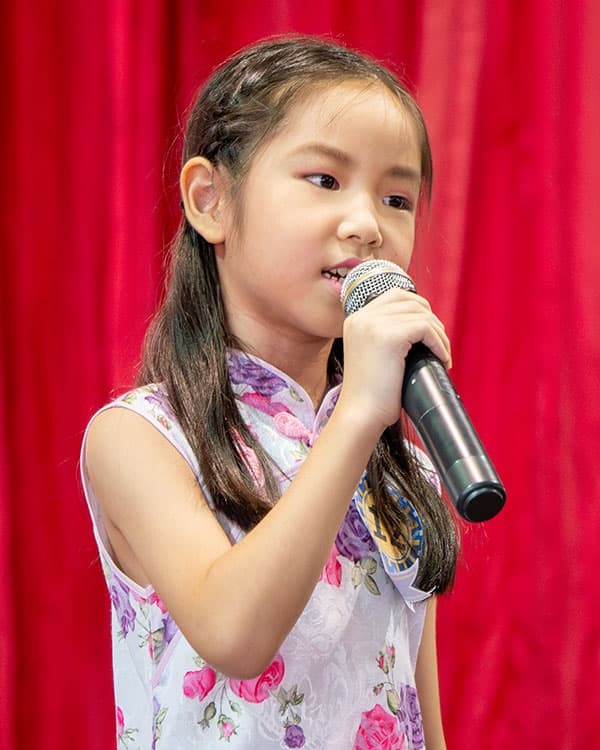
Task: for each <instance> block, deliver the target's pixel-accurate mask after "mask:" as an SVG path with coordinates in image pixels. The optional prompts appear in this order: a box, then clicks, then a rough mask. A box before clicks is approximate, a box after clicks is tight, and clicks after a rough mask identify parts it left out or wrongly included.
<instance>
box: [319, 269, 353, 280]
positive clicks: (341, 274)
mask: <svg viewBox="0 0 600 750" xmlns="http://www.w3.org/2000/svg"><path fill="white" fill-rule="evenodd" d="M348 270H349V269H348V268H327V269H326V270H325V271H321V275H322V276H324V277H325V278H326V279H332V280H333V281H340V282H342V281H344V279H345V278H346V276H347V275H348Z"/></svg>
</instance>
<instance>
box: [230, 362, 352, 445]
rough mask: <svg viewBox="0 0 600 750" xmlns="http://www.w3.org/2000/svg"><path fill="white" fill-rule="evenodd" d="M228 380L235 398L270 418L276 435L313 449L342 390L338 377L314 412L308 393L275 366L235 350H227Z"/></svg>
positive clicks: (339, 377)
mask: <svg viewBox="0 0 600 750" xmlns="http://www.w3.org/2000/svg"><path fill="white" fill-rule="evenodd" d="M227 363H228V367H229V378H230V381H231V385H232V388H233V391H234V393H235V395H236V397H237V398H238V399H239V400H240V401H241V402H242V403H243V404H245V405H246V407H250V408H251V409H256V410H257V411H259V412H262V413H263V414H266V415H268V416H270V417H272V418H273V422H274V425H275V427H276V429H277V430H278V432H281V434H283V435H285V436H286V437H289V438H294V439H298V440H303V441H304V442H306V443H307V444H308V445H312V443H313V442H314V440H315V439H316V437H317V436H318V435H319V433H320V431H321V430H322V429H323V427H324V425H325V424H326V422H327V421H328V420H329V417H330V416H331V414H332V412H333V409H334V407H335V404H336V403H337V399H338V396H339V393H340V390H341V387H342V386H341V376H340V375H338V376H337V377H336V380H337V381H338V382H337V383H336V384H335V385H333V386H332V387H331V388H330V389H329V390H328V391H327V393H326V394H325V396H324V397H323V400H322V402H321V404H320V406H319V408H318V409H317V410H316V411H315V408H314V406H313V403H312V400H311V398H310V396H309V395H308V393H307V392H306V391H305V390H304V388H302V386H301V385H299V383H297V382H296V381H295V380H293V378H291V377H290V376H289V375H287V374H286V373H285V372H282V371H281V370H279V369H278V368H277V367H275V366H274V365H272V364H270V363H268V362H265V361H264V360H262V359H260V358H259V357H255V356H254V355H252V354H247V353H246V352H241V351H239V350H237V349H228V350H227Z"/></svg>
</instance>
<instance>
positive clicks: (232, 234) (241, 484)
mask: <svg viewBox="0 0 600 750" xmlns="http://www.w3.org/2000/svg"><path fill="white" fill-rule="evenodd" d="M431 170H432V167H431V156H430V150H429V144H428V139H427V133H426V130H425V126H424V123H423V120H422V117H421V114H420V112H419V110H418V108H417V106H416V104H415V103H414V101H413V100H412V98H411V97H410V96H409V94H408V93H407V92H406V91H405V90H404V88H402V86H401V85H400V83H399V82H398V80H397V79H396V77H394V75H393V74H392V73H390V72H389V71H388V70H386V69H385V68H383V67H381V66H380V65H378V64H377V63H375V62H374V61H372V60H371V59H369V58H367V57H365V56H363V55H361V54H358V53H356V52H354V51H350V50H348V49H345V48H342V47H340V46H337V45H334V44H331V43H328V42H325V41H323V40H320V39H316V38H310V37H309V38H307V37H294V38H291V39H289V38H288V39H276V40H271V41H267V42H264V43H261V44H257V45H255V46H253V47H250V48H248V49H245V50H243V51H242V52H240V53H239V54H237V55H236V56H234V57H233V58H231V59H230V60H229V61H227V62H226V63H225V64H224V65H222V66H221V67H220V68H219V69H218V70H217V71H216V72H215V73H214V75H213V76H212V77H211V79H210V80H209V81H208V83H207V84H206V85H205V86H204V88H203V90H202V91H201V92H200V95H199V97H198V100H197V102H196V104H195V107H194V109H193V111H192V113H191V116H190V119H189V124H188V128H187V134H186V139H185V144H184V154H183V168H182V171H181V179H180V187H181V197H182V206H183V211H184V216H183V218H182V223H181V227H180V230H179V233H178V236H177V240H176V242H175V246H174V252H173V260H172V268H171V272H170V276H169V285H168V291H167V294H166V298H165V300H164V302H163V304H162V306H161V307H160V309H159V311H158V313H157V315H156V317H155V319H154V321H153V323H152V325H151V327H150V330H149V333H148V336H147V340H146V343H145V350H144V358H143V365H142V368H141V372H140V377H139V383H140V387H138V388H137V389H136V390H134V391H132V392H130V393H128V394H126V395H125V396H123V397H122V398H120V399H118V400H117V401H115V402H113V403H111V404H109V405H108V406H107V407H105V408H104V409H103V410H101V412H99V413H98V414H97V415H96V416H95V417H94V418H93V420H92V422H91V424H90V427H89V428H88V431H87V434H86V438H85V440H84V446H83V452H82V475H83V481H84V486H85V491H86V495H87V498H88V502H89V505H90V509H91V513H92V516H93V521H94V530H95V534H96V539H97V542H98V546H99V548H100V555H101V559H102V562H103V568H104V573H105V575H106V578H107V582H108V587H109V590H110V595H111V601H112V613H113V666H114V679H115V692H116V706H117V707H116V714H117V738H118V747H119V748H127V750H133V749H134V748H143V750H149V749H150V748H156V749H157V750H175V749H177V750H179V749H182V750H183V748H217V747H221V746H225V743H228V744H229V746H231V747H236V748H244V749H246V750H249V749H250V748H252V749H253V750H255V749H258V750H267V749H268V748H299V747H305V748H311V749H314V750H316V749H317V748H319V749H320V748H332V749H333V748H339V750H351V749H352V748H387V749H388V750H392V749H393V750H401V749H402V750H418V749H419V748H423V747H425V745H426V746H427V748H428V750H440V748H444V747H445V742H444V734H443V730H442V722H441V715H440V703H439V691H438V679H437V665H436V647H435V595H436V594H438V593H440V592H443V591H444V590H446V589H447V588H448V587H449V586H450V584H451V582H452V578H453V575H454V569H455V563H456V550H457V536H456V533H455V525H454V522H453V519H452V516H451V514H450V512H449V511H448V509H447V507H446V505H445V504H444V502H443V501H442V500H441V498H440V496H439V493H438V491H437V490H436V488H435V478H434V477H432V474H431V472H430V471H428V470H427V468H426V465H425V464H426V460H425V458H424V455H423V454H422V453H420V452H419V451H418V450H417V449H416V448H415V447H414V446H412V445H411V444H410V443H409V442H408V441H407V440H405V438H404V436H403V432H402V426H401V422H400V421H399V420H400V417H401V386H402V379H403V373H404V360H405V356H406V354H407V352H408V351H409V349H410V347H411V346H412V345H413V344H414V343H416V342H419V341H422V342H424V343H425V345H426V346H428V347H429V348H430V349H431V350H432V351H433V352H434V353H435V354H436V355H437V356H438V357H439V358H440V359H441V360H442V361H443V362H445V363H446V364H449V362H450V349H449V343H448V339H447V337H446V334H445V333H444V327H443V325H442V323H441V322H440V321H439V320H438V318H437V317H436V316H435V315H434V314H433V313H432V311H431V309H430V307H429V304H428V303H427V301H426V300H425V299H423V298H422V297H419V296H418V295H416V294H412V293H410V292H406V291H404V290H401V289H394V290H391V291H388V292H386V293H384V294H382V295H381V296H379V297H377V298H376V299H375V300H373V301H372V302H370V303H369V304H368V305H366V306H365V307H364V308H363V309H361V310H360V311H358V312H356V313H354V314H352V315H350V316H349V317H348V318H347V319H346V320H344V314H343V310H342V306H341V304H340V301H339V296H340V288H341V284H342V281H343V279H344V277H345V276H346V274H347V273H348V271H349V270H350V269H352V268H353V267H354V266H356V265H357V264H359V263H360V262H362V261H364V260H367V259H371V258H383V259H387V260H391V261H393V262H394V263H397V264H398V265H400V266H402V267H403V268H407V267H408V265H409V263H410V260H411V254H412V251H413V243H414V237H415V223H416V219H417V215H418V209H419V205H420V202H421V201H422V200H424V199H425V200H426V199H427V196H428V191H429V188H430V184H431ZM390 559H391V560H394V561H395V563H396V568H397V574H396V575H394V576H393V578H392V577H390V576H388V575H387V573H386V572H385V570H384V562H385V560H390Z"/></svg>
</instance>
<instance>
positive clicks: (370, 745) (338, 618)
mask: <svg viewBox="0 0 600 750" xmlns="http://www.w3.org/2000/svg"><path fill="white" fill-rule="evenodd" d="M228 358H229V372H230V377H231V382H232V384H233V388H234V391H235V394H236V396H237V399H238V404H239V409H240V412H241V414H242V417H243V419H244V422H245V423H246V424H247V426H248V428H249V429H250V431H251V432H252V434H253V435H254V436H255V437H256V438H257V439H258V440H259V441H260V442H261V445H262V446H263V447H264V448H265V449H266V451H267V453H268V454H269V455H270V456H271V457H272V458H273V461H274V464H275V465H277V466H278V467H279V468H280V469H281V472H282V474H281V476H280V477H279V479H280V484H281V490H282V491H283V490H285V487H286V486H287V484H288V483H289V482H290V481H291V480H292V479H293V477H294V476H295V474H296V473H297V471H298V469H299V468H300V466H301V465H302V463H303V461H304V459H305V458H306V456H307V455H308V452H309V451H310V448H311V445H312V444H313V443H314V441H315V440H316V439H317V438H318V435H319V433H320V431H321V429H322V428H323V426H324V425H325V424H326V422H327V420H328V419H329V416H330V415H331V413H332V411H333V408H334V406H335V403H336V400H337V397H338V394H339V390H340V387H341V386H340V385H337V386H335V387H333V388H332V389H331V390H330V391H329V392H328V393H327V394H326V396H325V398H324V399H323V402H322V404H321V406H320V408H319V409H318V411H317V413H316V414H315V412H314V408H313V405H312V402H311V400H310V398H309V397H308V395H307V394H306V393H305V392H304V391H303V389H302V388H301V387H300V386H299V385H298V384H297V383H295V382H294V381H293V380H291V379H290V378H289V377H288V376H287V375H285V374H284V373H283V372H281V371H279V370H277V369H276V368H275V367H273V366H272V365H269V364H267V363H266V362H263V361H262V360H259V359H258V358H256V357H251V356H249V355H246V354H242V353H241V352H237V351H230V352H229V353H228ZM115 407H119V408H126V409H130V410H132V411H135V412H136V413H138V414H140V415H141V416H142V417H144V418H145V419H147V420H148V421H149V422H150V423H151V424H152V425H153V426H154V427H155V428H156V429H157V430H159V431H160V433H161V434H162V435H163V436H164V437H165V438H166V439H167V440H169V442H170V443H171V444H172V445H174V447H175V448H176V449H177V450H178V451H179V452H180V453H181V454H182V456H183V457H184V458H185V459H186V461H187V462H188V464H189V465H190V467H191V468H192V470H193V472H194V474H195V475H196V477H197V479H198V482H199V484H200V486H202V487H203V490H204V494H205V496H206V497H207V499H208V502H209V503H210V497H209V496H208V493H207V491H206V488H205V487H204V486H203V481H202V476H201V475H200V471H199V469H198V464H197V461H196V459H195V457H194V455H193V453H192V450H191V448H190V446H189V444H188V442H187V440H186V438H185V436H184V434H183V431H182V429H181V427H180V425H179V424H178V422H177V420H176V419H175V417H174V415H173V413H172V412H171V410H170V408H169V401H168V397H167V394H166V392H165V390H164V388H163V387H162V386H161V385H148V386H144V387H141V388H138V389H136V390H134V391H131V392H130V393H128V394H126V395H125V396H123V397H121V398H120V399H118V400H117V401H115V402H112V403H111V404H109V405H108V406H106V407H104V408H105V409H106V408H115ZM84 445H85V438H84ZM242 450H243V453H244V458H245V461H246V463H247V465H248V468H249V469H250V471H251V472H252V474H253V476H254V477H255V479H256V482H257V483H258V484H259V485H260V483H261V482H262V481H263V478H262V474H261V470H260V465H259V463H258V461H257V459H256V455H255V454H254V453H253V451H251V450H250V449H248V448H247V447H243V448H242ZM83 457H84V452H83V449H82V461H81V467H82V478H83V486H84V490H85V494H86V498H87V501H88V505H89V508H90V513H91V516H92V520H93V527H94V534H95V538H96V541H97V544H98V548H99V551H100V559H101V562H102V567H103V571H104V575H105V577H106V581H107V585H108V589H109V592H110V600H111V605H112V607H111V609H112V642H113V671H114V684H115V700H116V719H117V727H116V733H117V748H118V750H150V749H152V750H188V749H189V750H191V749H192V748H224V747H228V746H230V747H232V748H243V749H244V750H250V749H252V750H256V749H259V750H263V749H264V750H269V749H270V748H284V749H285V748H301V747H302V748H306V750H321V749H330V750H334V749H336V750H337V749H339V750H371V749H374V748H383V749H385V750H420V749H421V748H423V747H424V746H425V745H424V739H423V729H422V723H421V714H420V709H419V703H418V699H417V694H416V690H415V680H414V671H415V664H416V658H417V651H418V647H419V642H420V638H421V633H422V628H423V621H424V615H425V607H426V601H425V600H426V598H427V596H428V594H427V593H425V592H421V591H419V590H418V589H416V588H414V587H413V586H412V582H413V581H414V577H415V575H416V569H417V563H416V562H415V559H414V549H412V548H411V550H407V551H406V554H405V555H404V557H403V558H402V559H400V560H395V561H394V565H395V568H396V569H397V572H399V576H398V577H397V579H396V580H393V574H392V575H390V574H388V572H386V571H389V569H390V566H389V559H388V560H387V563H386V554H385V551H384V550H382V549H381V548H380V547H379V546H378V544H377V533H374V532H373V530H371V531H369V526H370V525H371V526H372V523H371V521H370V519H369V518H368V512H367V514H365V508H366V507H368V502H365V501H364V500H365V497H366V495H368V492H367V490H368V488H367V486H366V484H365V480H364V478H363V481H362V482H361V484H360V485H359V487H358V488H357V491H356V494H355V497H354V499H353V502H352V503H351V504H350V506H349V509H348V512H347V514H346V518H345V520H344V522H343V524H342V526H341V528H340V529H339V532H338V535H337V538H336V540H335V544H334V546H333V547H332V550H331V554H330V555H329V559H328V560H327V563H326V565H325V567H324V569H323V572H322V575H321V579H320V581H319V582H318V583H317V585H316V588H315V589H314V592H313V594H312V596H311V599H310V600H309V602H308V604H307V605H306V608H305V609H304V611H303V613H302V614H301V616H300V618H299V619H298V621H297V622H296V624H295V626H294V628H293V629H292V631H291V632H290V633H289V635H288V636H287V638H286V639H285V641H284V643H283V644H282V646H281V649H280V652H279V653H278V654H277V656H276V657H275V659H274V660H273V662H272V663H271V664H270V666H269V667H268V668H267V669H266V670H265V671H264V672H263V673H262V674H261V675H260V676H259V677H257V678H255V679H251V680H237V679H233V678H230V677H226V676H225V675H223V674H220V673H219V672H217V671H216V670H215V669H213V668H212V667H211V666H210V664H207V663H206V662H205V661H204V660H203V659H202V658H201V657H200V656H199V655H198V654H197V653H196V652H195V651H194V649H193V648H192V647H191V646H190V644H189V643H188V642H187V641H186V639H185V638H184V636H183V635H182V633H181V631H180V630H179V628H178V627H177V624H176V623H175V621H174V620H173V618H172V617H171V616H170V614H169V612H168V611H167V610H166V608H165V606H164V605H163V603H162V602H161V600H160V599H159V598H158V596H157V594H156V593H155V591H154V589H153V588H152V587H151V586H148V587H146V588H144V587H141V586H139V585H138V584H136V583H135V582H134V581H132V580H131V579H130V578H128V576H127V575H125V574H124V573H123V572H122V571H121V570H120V569H119V568H118V566H117V565H116V563H115V561H114V560H113V557H112V556H111V546H110V542H109V540H108V537H107V534H106V530H105V527H104V524H103V522H102V516H101V513H100V510H99V507H98V503H97V501H96V499H95V496H94V489H93V487H92V485H91V482H90V480H89V477H88V475H87V472H86V467H85V463H84V458H83ZM398 501H399V502H400V503H401V504H402V507H403V509H404V510H405V512H406V517H407V527H408V528H409V529H412V538H413V540H414V545H413V547H415V548H418V546H419V543H420V541H421V537H420V534H421V524H420V522H419V519H418V516H416V513H415V512H414V509H413V508H412V505H411V504H410V502H408V501H407V500H405V499H404V498H400V497H399V498H398ZM216 515H217V518H218V519H219V521H220V523H221V525H222V526H223V528H224V530H225V532H226V533H227V535H228V537H229V539H230V540H231V542H232V543H234V544H235V543H236V542H237V541H239V539H240V538H241V537H242V536H243V532H242V531H241V530H240V529H239V528H238V527H237V526H236V525H235V524H233V523H232V522H231V521H229V520H228V519H226V518H224V517H222V516H221V515H220V514H218V513H217V514H216ZM199 543H202V540H199ZM298 543H299V544H301V543H302V540H301V539H299V540H298ZM388 557H389V556H388Z"/></svg>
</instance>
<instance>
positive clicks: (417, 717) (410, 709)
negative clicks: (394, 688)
mask: <svg viewBox="0 0 600 750" xmlns="http://www.w3.org/2000/svg"><path fill="white" fill-rule="evenodd" d="M397 716H398V719H399V720H400V724H401V726H402V728H403V730H404V733H405V734H406V736H407V737H410V739H411V742H412V744H411V747H412V748H414V750H421V749H422V748H424V747H425V738H424V736H423V722H422V719H421V708H420V706H419V698H418V697H417V691H416V690H415V688H414V687H412V686H411V685H401V686H400V708H399V709H398V713H397Z"/></svg>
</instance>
